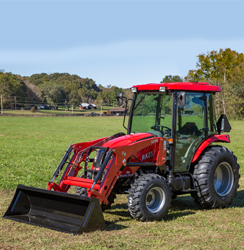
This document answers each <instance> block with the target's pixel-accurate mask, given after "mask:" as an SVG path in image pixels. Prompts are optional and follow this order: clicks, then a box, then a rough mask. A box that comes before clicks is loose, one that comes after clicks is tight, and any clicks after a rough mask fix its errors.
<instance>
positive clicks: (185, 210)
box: [105, 190, 244, 231]
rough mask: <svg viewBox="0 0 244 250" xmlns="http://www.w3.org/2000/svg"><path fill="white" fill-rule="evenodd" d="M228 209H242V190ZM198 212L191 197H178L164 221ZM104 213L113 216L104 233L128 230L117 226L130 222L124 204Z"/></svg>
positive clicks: (243, 203) (198, 208) (243, 191)
mask: <svg viewBox="0 0 244 250" xmlns="http://www.w3.org/2000/svg"><path fill="white" fill-rule="evenodd" d="M228 207H244V190H240V191H238V192H237V196H236V197H235V198H234V199H233V202H232V205H231V206H228ZM228 207H227V209H228ZM200 210H203V208H201V207H200V206H198V205H197V204H196V203H195V202H194V199H193V198H192V197H191V196H189V195H188V196H179V197H177V198H176V199H174V200H173V201H172V204H171V206H170V209H169V213H168V214H167V216H166V218H165V221H172V220H175V219H177V218H180V217H184V216H188V215H193V214H195V213H196V212H197V211H200ZM105 213H106V214H108V215H111V216H113V219H112V221H106V228H105V230H106V231H113V230H121V229H125V228H128V227H127V226H124V225H120V224H118V223H119V222H123V221H129V220H131V215H130V212H129V211H128V208H127V204H126V203H122V204H115V205H113V206H112V207H111V209H110V210H107V211H106V212H105ZM121 217H123V218H121Z"/></svg>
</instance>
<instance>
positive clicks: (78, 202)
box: [3, 185, 105, 234]
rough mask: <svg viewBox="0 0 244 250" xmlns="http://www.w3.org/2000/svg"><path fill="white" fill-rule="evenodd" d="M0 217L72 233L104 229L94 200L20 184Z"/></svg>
mask: <svg viewBox="0 0 244 250" xmlns="http://www.w3.org/2000/svg"><path fill="white" fill-rule="evenodd" d="M3 218H5V219H10V220H14V221H19V222H23V223H27V224H32V225H37V226H42V227H47V228H50V229H53V230H57V231H62V232H66V233H72V234H81V233H82V232H89V231H95V230H97V229H101V230H103V229H104V227H105V221H104V217H103V213H102V209H101V206H100V202H99V200H98V199H97V198H94V197H83V196H78V195H74V194H67V193H62V192H56V191H50V190H46V189H39V188H34V187H27V186H24V185H18V187H17V189H16V192H15V195H14V197H13V200H12V202H11V204H10V206H9V208H8V209H7V211H6V212H5V214H4V216H3Z"/></svg>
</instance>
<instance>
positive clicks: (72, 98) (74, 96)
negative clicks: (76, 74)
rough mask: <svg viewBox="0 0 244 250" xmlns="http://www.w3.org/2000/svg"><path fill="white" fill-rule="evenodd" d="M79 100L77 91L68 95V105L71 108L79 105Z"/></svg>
mask: <svg viewBox="0 0 244 250" xmlns="http://www.w3.org/2000/svg"><path fill="white" fill-rule="evenodd" d="M80 101H81V98H80V96H79V94H78V92H77V91H75V90H72V91H71V92H70V94H69V104H70V105H73V107H75V106H78V105H79V104H80Z"/></svg>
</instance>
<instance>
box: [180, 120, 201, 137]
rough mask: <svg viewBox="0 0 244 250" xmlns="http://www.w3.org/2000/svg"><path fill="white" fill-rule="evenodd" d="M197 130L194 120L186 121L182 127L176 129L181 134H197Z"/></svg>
mask: <svg viewBox="0 0 244 250" xmlns="http://www.w3.org/2000/svg"><path fill="white" fill-rule="evenodd" d="M198 132H199V130H198V128H197V125H196V123H195V122H187V123H186V124H185V125H184V126H183V127H181V128H180V129H179V131H178V133H179V134H181V135H197V134H198Z"/></svg>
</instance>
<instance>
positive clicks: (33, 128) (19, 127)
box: [0, 117, 244, 249]
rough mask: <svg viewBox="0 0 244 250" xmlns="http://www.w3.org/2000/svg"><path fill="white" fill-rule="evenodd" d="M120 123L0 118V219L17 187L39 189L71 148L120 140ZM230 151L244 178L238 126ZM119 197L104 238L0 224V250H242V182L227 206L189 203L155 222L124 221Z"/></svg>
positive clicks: (180, 201)
mask: <svg viewBox="0 0 244 250" xmlns="http://www.w3.org/2000/svg"><path fill="white" fill-rule="evenodd" d="M122 122H123V118H122V117H62V118H59V117H51V118H49V117H33V118H28V117H27V118H25V117H0V180H1V181H0V195H1V199H0V215H1V216H2V215H3V214H4V212H5V211H6V209H7V208H8V206H9V204H10V202H11V200H12V197H13V194H14V190H15V189H16V187H17V185H18V184H24V185H27V186H34V187H40V188H46V187H47V185H46V184H47V182H48V181H49V179H50V177H51V175H52V173H53V172H54V170H55V168H56V167H57V165H58V163H59V162H60V160H61V158H62V156H63V154H64V152H65V150H66V149H67V147H68V146H69V144H70V143H71V141H72V140H73V139H74V143H78V142H82V141H90V140H93V139H96V138H100V137H104V136H109V135H112V134H115V133H117V132H121V131H122V132H125V129H124V128H123V126H122ZM231 125H232V131H231V133H230V136H231V143H230V144H225V146H227V147H229V148H230V149H231V150H232V151H233V152H234V154H235V155H236V156H237V157H238V163H239V164H240V174H241V175H243V174H244V170H243V168H244V122H243V121H232V122H231ZM126 202H127V199H126V195H117V199H116V200H115V203H114V205H113V206H112V209H111V210H108V211H106V212H105V213H104V217H105V220H106V227H105V230H104V231H95V232H91V233H84V234H82V235H77V236H73V235H71V234H66V233H62V232H57V231H53V230H50V229H47V228H41V227H36V226H31V225H27V224H24V223H18V222H14V221H11V220H5V219H0V249H242V248H243V249H244V181H243V179H242V178H241V179H240V188H239V189H238V193H237V197H236V198H235V199H234V201H233V203H232V205H231V206H230V207H228V208H226V209H214V210H203V209H201V208H199V207H198V206H197V205H195V203H194V202H193V199H192V198H191V197H190V196H189V195H186V196H182V197H178V198H177V199H176V200H174V201H173V202H172V206H171V208H170V211H169V214H168V215H167V217H166V219H165V220H164V221H161V222H146V223H143V222H138V221H136V220H134V219H132V218H131V217H130V214H129V212H128V210H127V206H126Z"/></svg>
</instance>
